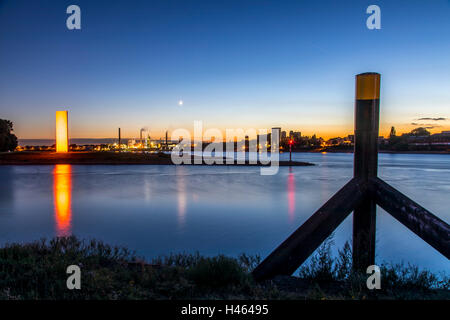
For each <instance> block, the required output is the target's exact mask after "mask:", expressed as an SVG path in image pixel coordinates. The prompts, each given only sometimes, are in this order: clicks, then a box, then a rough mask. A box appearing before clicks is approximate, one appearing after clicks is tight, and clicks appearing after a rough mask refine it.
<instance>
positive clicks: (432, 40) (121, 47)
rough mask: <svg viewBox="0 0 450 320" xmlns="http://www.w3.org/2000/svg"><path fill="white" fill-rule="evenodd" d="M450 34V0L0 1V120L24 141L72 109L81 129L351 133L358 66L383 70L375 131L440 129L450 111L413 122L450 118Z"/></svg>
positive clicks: (49, 129) (79, 133) (74, 124)
mask: <svg viewBox="0 0 450 320" xmlns="http://www.w3.org/2000/svg"><path fill="white" fill-rule="evenodd" d="M71 4H76V5H78V6H80V8H81V26H82V29H81V30H68V29H67V28H66V19H67V17H68V14H66V8H67V7H68V6H69V5H71ZM371 4H377V5H378V6H380V8H381V27H382V29H381V30H369V29H367V28H366V19H367V17H368V16H369V15H368V14H366V8H367V7H368V6H369V5H371ZM449 39H450V1H448V0H431V1H400V0H398V1H300V0H296V1H283V0H278V1H263V0H240V1H219V0H209V1H194V0H183V1H169V0H160V1H152V0H147V1H137V0H130V1H103V0H95V1H80V0H71V1H63V0H59V1H58V0H53V1H44V0H36V1H25V0H0V118H6V119H10V120H12V121H13V122H14V123H15V128H16V134H17V135H18V136H19V137H20V138H52V137H54V123H53V122H54V111H56V110H64V109H67V110H69V119H70V135H71V136H72V137H74V138H75V137H77V138H83V137H86V138H87V137H92V138H96V137H98V138H99V137H112V136H115V134H116V131H117V127H121V128H122V131H123V136H127V137H133V136H138V134H139V129H140V128H141V127H144V126H145V127H149V128H150V134H151V135H153V136H154V137H157V136H161V135H162V134H163V132H164V131H165V130H166V129H169V130H173V129H175V128H179V127H184V128H187V129H191V128H192V126H193V121H194V120H202V121H203V122H204V127H205V128H209V127H218V128H221V129H224V128H235V127H242V128H249V127H252V128H270V127H272V126H281V127H282V128H283V129H288V130H289V129H295V130H300V131H302V132H303V133H304V134H309V135H311V134H313V133H317V134H318V135H320V136H324V137H331V136H335V135H343V134H350V133H352V130H353V103H354V102H353V101H354V76H355V74H357V73H361V72H366V71H376V72H380V73H381V74H382V91H381V112H382V113H381V121H382V123H381V133H383V134H387V132H388V131H389V128H390V126H391V125H395V126H396V127H397V131H398V132H399V131H400V132H402V131H406V130H408V131H409V130H411V129H413V128H414V127H415V126H414V125H412V124H411V123H419V124H420V125H425V126H430V127H435V128H434V129H433V130H432V131H433V132H440V131H442V130H449V128H450V121H449V120H440V121H419V120H417V119H419V118H423V117H431V118H437V117H444V118H448V117H450V112H449V110H450V72H449V71H450V58H449V57H450V41H449ZM180 99H181V100H183V101H184V104H183V106H179V105H178V101H179V100H180Z"/></svg>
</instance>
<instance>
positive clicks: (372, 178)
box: [253, 72, 450, 281]
mask: <svg viewBox="0 0 450 320" xmlns="http://www.w3.org/2000/svg"><path fill="white" fill-rule="evenodd" d="M379 110H380V74H378V73H372V72H371V73H362V74H359V75H357V76H356V102H355V154H354V177H353V179H352V180H351V181H350V182H348V183H347V184H346V185H345V186H344V187H343V188H342V189H341V190H339V191H338V192H337V193H336V194H335V195H334V196H333V197H332V198H331V199H330V200H328V201H327V202H326V203H325V204H324V205H323V206H322V207H321V208H320V209H319V210H317V211H316V212H315V213H314V214H313V215H312V216H311V217H310V218H309V219H308V220H307V221H306V222H305V223H304V224H303V225H302V226H300V228H298V229H297V230H296V231H295V232H294V233H293V234H291V235H290V236H289V238H287V239H286V240H285V241H284V242H283V243H282V244H281V245H279V246H278V247H277V248H276V249H275V250H274V251H273V252H272V253H271V254H270V255H269V256H268V257H267V258H266V259H264V260H263V261H262V262H261V263H260V264H259V265H258V266H257V267H256V268H255V270H254V271H253V276H254V278H255V279H256V280H258V281H259V280H266V279H271V278H273V277H275V276H277V275H290V274H292V273H293V272H294V271H295V270H296V269H297V268H298V267H299V266H300V265H301V264H302V263H303V262H304V261H305V260H306V259H307V258H308V257H309V255H311V254H312V253H313V252H314V251H315V250H316V249H317V248H318V247H319V246H320V244H321V243H322V242H323V241H324V240H325V239H326V238H327V237H329V236H330V235H331V233H332V232H333V231H334V230H335V229H336V228H337V227H338V226H339V224H340V223H341V222H342V221H344V219H345V218H346V217H347V216H348V215H349V214H350V212H351V211H353V268H354V269H355V270H356V271H360V272H361V271H362V272H364V273H365V271H366V269H367V267H368V266H370V265H373V264H375V227H376V225H375V223H376V219H375V217H376V205H377V204H378V205H379V206H381V207H382V208H383V209H385V210H386V211H387V212H389V213H390V214H391V215H392V216H393V217H394V218H396V219H397V220H398V221H400V222H401V223H402V224H403V225H405V226H406V227H407V228H409V229H410V230H411V231H413V232H414V233H415V234H417V235H418V236H419V237H421V238H422V239H423V240H425V241H426V242H427V243H428V244H430V245H431V246H432V247H433V248H435V249H436V250H438V251H439V252H440V253H442V254H443V255H444V256H445V257H447V259H450V226H449V225H448V224H447V223H446V222H444V221H442V220H441V219H439V218H438V217H436V216H435V215H433V214H432V213H431V212H429V211H427V210H426V209H424V208H423V207H421V206H420V205H418V204H417V203H415V202H414V201H412V200H411V199H409V198H408V197H406V196H405V195H403V194H402V193H400V192H399V191H397V190H395V189H394V188H393V187H391V186H390V185H388V184H387V183H386V182H384V181H382V180H381V179H379V178H378V177H377V167H378V126H379ZM290 145H291V143H290Z"/></svg>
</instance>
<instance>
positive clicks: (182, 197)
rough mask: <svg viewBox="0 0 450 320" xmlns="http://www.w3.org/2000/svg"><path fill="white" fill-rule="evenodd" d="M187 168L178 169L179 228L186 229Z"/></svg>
mask: <svg viewBox="0 0 450 320" xmlns="http://www.w3.org/2000/svg"><path fill="white" fill-rule="evenodd" d="M184 173H185V168H184V167H181V166H179V167H177V198H178V227H179V228H180V229H183V228H184V225H185V223H186V181H185V174H184Z"/></svg>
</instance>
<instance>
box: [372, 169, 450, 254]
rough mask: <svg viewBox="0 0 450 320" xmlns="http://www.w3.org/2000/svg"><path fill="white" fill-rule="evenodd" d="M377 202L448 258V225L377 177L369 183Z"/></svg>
mask: <svg viewBox="0 0 450 320" xmlns="http://www.w3.org/2000/svg"><path fill="white" fill-rule="evenodd" d="M369 186H370V192H371V193H372V197H373V198H374V199H375V200H376V201H377V204H378V205H379V206H380V207H382V208H383V209H384V210H386V211H387V212H388V213H390V214H391V215H392V216H393V217H394V218H395V219H397V220H398V221H400V222H401V223H402V224H403V225H404V226H405V227H407V228H408V229H409V230H411V231H412V232H414V233H415V234H416V235H418V236H419V237H420V238H422V239H423V240H424V241H425V242H427V243H428V244H429V245H430V246H432V247H433V248H435V249H436V250H437V251H439V252H440V253H441V254H443V255H444V256H445V257H446V258H447V259H450V226H449V225H448V224H447V223H446V222H445V221H443V220H441V219H439V218H438V217H436V216H435V215H434V214H432V213H431V212H430V211H428V210H427V209H425V208H423V207H422V206H420V205H419V204H418V203H416V202H414V201H413V200H411V199H409V198H408V197H407V196H405V195H404V194H402V193H401V192H399V191H397V190H395V189H394V188H393V187H391V186H390V185H388V184H387V183H386V182H384V181H383V180H381V179H379V178H373V179H372V181H371V182H370V184H369Z"/></svg>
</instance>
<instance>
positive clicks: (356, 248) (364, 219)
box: [353, 72, 380, 271]
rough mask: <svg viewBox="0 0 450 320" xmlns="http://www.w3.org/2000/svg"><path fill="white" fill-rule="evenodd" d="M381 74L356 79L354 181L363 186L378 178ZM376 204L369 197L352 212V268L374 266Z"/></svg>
mask: <svg viewBox="0 0 450 320" xmlns="http://www.w3.org/2000/svg"><path fill="white" fill-rule="evenodd" d="M379 113H380V74H379V73H373V72H370V73H362V74H358V75H357V76H356V97H355V153H354V177H355V178H356V179H358V180H359V181H361V183H368V182H369V179H371V178H373V177H376V176H377V168H378V127H379ZM375 232H376V202H375V200H374V199H373V197H371V196H370V195H369V194H367V195H366V196H365V197H364V200H363V201H362V202H361V203H360V204H359V205H358V206H357V207H356V208H355V210H354V212H353V268H354V269H355V270H359V271H365V270H366V268H367V267H368V266H370V265H373V264H375Z"/></svg>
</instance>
